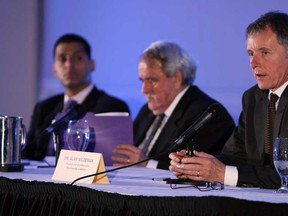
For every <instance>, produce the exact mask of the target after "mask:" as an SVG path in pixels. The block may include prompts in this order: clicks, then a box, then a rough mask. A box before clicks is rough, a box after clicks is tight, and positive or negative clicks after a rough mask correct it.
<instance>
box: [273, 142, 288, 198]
mask: <svg viewBox="0 0 288 216" xmlns="http://www.w3.org/2000/svg"><path fill="white" fill-rule="evenodd" d="M273 159H274V165H275V168H276V170H277V172H278V174H279V176H280V178H281V187H280V188H279V189H278V190H276V193H288V188H287V180H288V138H280V137H277V138H276V140H275V143H274V149H273Z"/></svg>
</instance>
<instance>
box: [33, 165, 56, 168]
mask: <svg viewBox="0 0 288 216" xmlns="http://www.w3.org/2000/svg"><path fill="white" fill-rule="evenodd" d="M37 168H55V166H45V165H44V166H37Z"/></svg>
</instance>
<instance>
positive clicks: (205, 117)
mask: <svg viewBox="0 0 288 216" xmlns="http://www.w3.org/2000/svg"><path fill="white" fill-rule="evenodd" d="M219 109H220V105H219V104H218V103H214V104H212V105H211V106H209V107H208V108H207V110H206V111H205V112H204V113H203V114H202V115H201V116H200V117H199V118H198V119H197V120H196V121H195V122H194V123H193V124H192V125H191V126H190V127H189V128H188V129H187V130H185V131H184V132H183V133H182V134H181V135H180V136H179V138H178V139H176V140H175V141H174V142H173V144H174V145H173V146H171V151H175V150H177V148H179V147H181V146H182V145H183V144H186V143H187V142H189V141H191V139H192V137H193V136H194V135H195V134H196V132H197V131H198V130H199V129H200V128H202V126H203V125H205V124H206V123H207V122H209V121H211V120H212V119H214V118H215V117H216V116H217V113H218V112H219Z"/></svg>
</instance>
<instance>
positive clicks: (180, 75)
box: [174, 71, 183, 87]
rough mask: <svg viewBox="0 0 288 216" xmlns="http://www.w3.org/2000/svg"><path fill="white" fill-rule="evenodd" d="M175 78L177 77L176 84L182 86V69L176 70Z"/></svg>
mask: <svg viewBox="0 0 288 216" xmlns="http://www.w3.org/2000/svg"><path fill="white" fill-rule="evenodd" d="M174 78H175V83H176V85H177V86H178V87H180V86H182V82H183V77H182V73H181V72H180V71H176V73H175V75H174Z"/></svg>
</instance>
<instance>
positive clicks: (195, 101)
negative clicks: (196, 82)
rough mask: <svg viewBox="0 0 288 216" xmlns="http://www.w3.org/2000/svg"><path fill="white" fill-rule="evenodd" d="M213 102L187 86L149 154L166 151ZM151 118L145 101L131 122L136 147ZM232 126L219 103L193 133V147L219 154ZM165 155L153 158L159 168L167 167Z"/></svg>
mask: <svg viewBox="0 0 288 216" xmlns="http://www.w3.org/2000/svg"><path fill="white" fill-rule="evenodd" d="M213 103H216V101H215V100H214V99H212V98H210V97H209V96H208V95H206V94H205V93H204V92H202V91H201V90H200V89H198V88H197V87H196V86H190V87H189V89H188V90H187V92H186V93H185V94H184V95H183V97H182V98H181V100H180V101H179V103H178V104H177V106H176V107H175V110H174V111H173V113H172V115H171V116H170V118H169V119H168V122H167V123H166V124H165V126H164V128H163V130H162V131H161V133H160V135H159V137H158V139H157V140H156V142H155V144H154V146H153V148H152V149H151V151H150V153H149V156H150V157H151V156H155V155H158V154H159V153H163V152H165V151H166V150H167V149H168V148H169V147H170V146H171V142H173V141H174V140H176V139H177V138H178V137H179V136H180V135H181V134H182V133H183V132H184V131H185V130H186V129H187V128H188V127H189V126H190V125H191V124H192V123H193V122H195V121H196V120H197V119H198V118H199V117H200V116H201V114H202V113H203V112H204V111H205V110H206V109H207V108H208V107H209V106H210V105H211V104H213ZM154 118H155V116H154V115H153V113H152V112H151V111H150V110H149V109H148V106H147V104H145V105H144V106H143V107H142V109H141V110H140V112H139V114H138V115H137V117H136V119H135V121H134V144H135V145H136V146H139V145H140V144H141V142H142V140H143V139H144V137H145V135H146V132H147V130H148V129H149V127H150V125H151V124H152V122H153V120H154ZM233 129H234V122H233V119H232V118H231V116H230V115H229V114H228V112H227V111H226V109H225V108H224V107H223V106H222V105H220V110H219V113H218V116H217V117H216V118H215V119H214V120H212V121H211V122H209V123H208V124H207V125H204V126H203V128H201V129H200V130H199V131H198V132H197V133H196V135H195V137H194V141H193V142H194V144H195V149H196V150H198V151H205V152H207V153H210V154H213V155H215V154H218V153H220V151H221V150H222V147H223V145H224V143H225V142H226V141H227V139H228V138H229V136H230V135H231V133H232V131H233ZM183 148H184V147H183ZM168 155H169V154H168V153H166V154H164V155H162V156H160V157H158V158H157V159H156V160H158V161H159V163H158V168H161V169H168V168H169V165H170V159H169V157H168Z"/></svg>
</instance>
